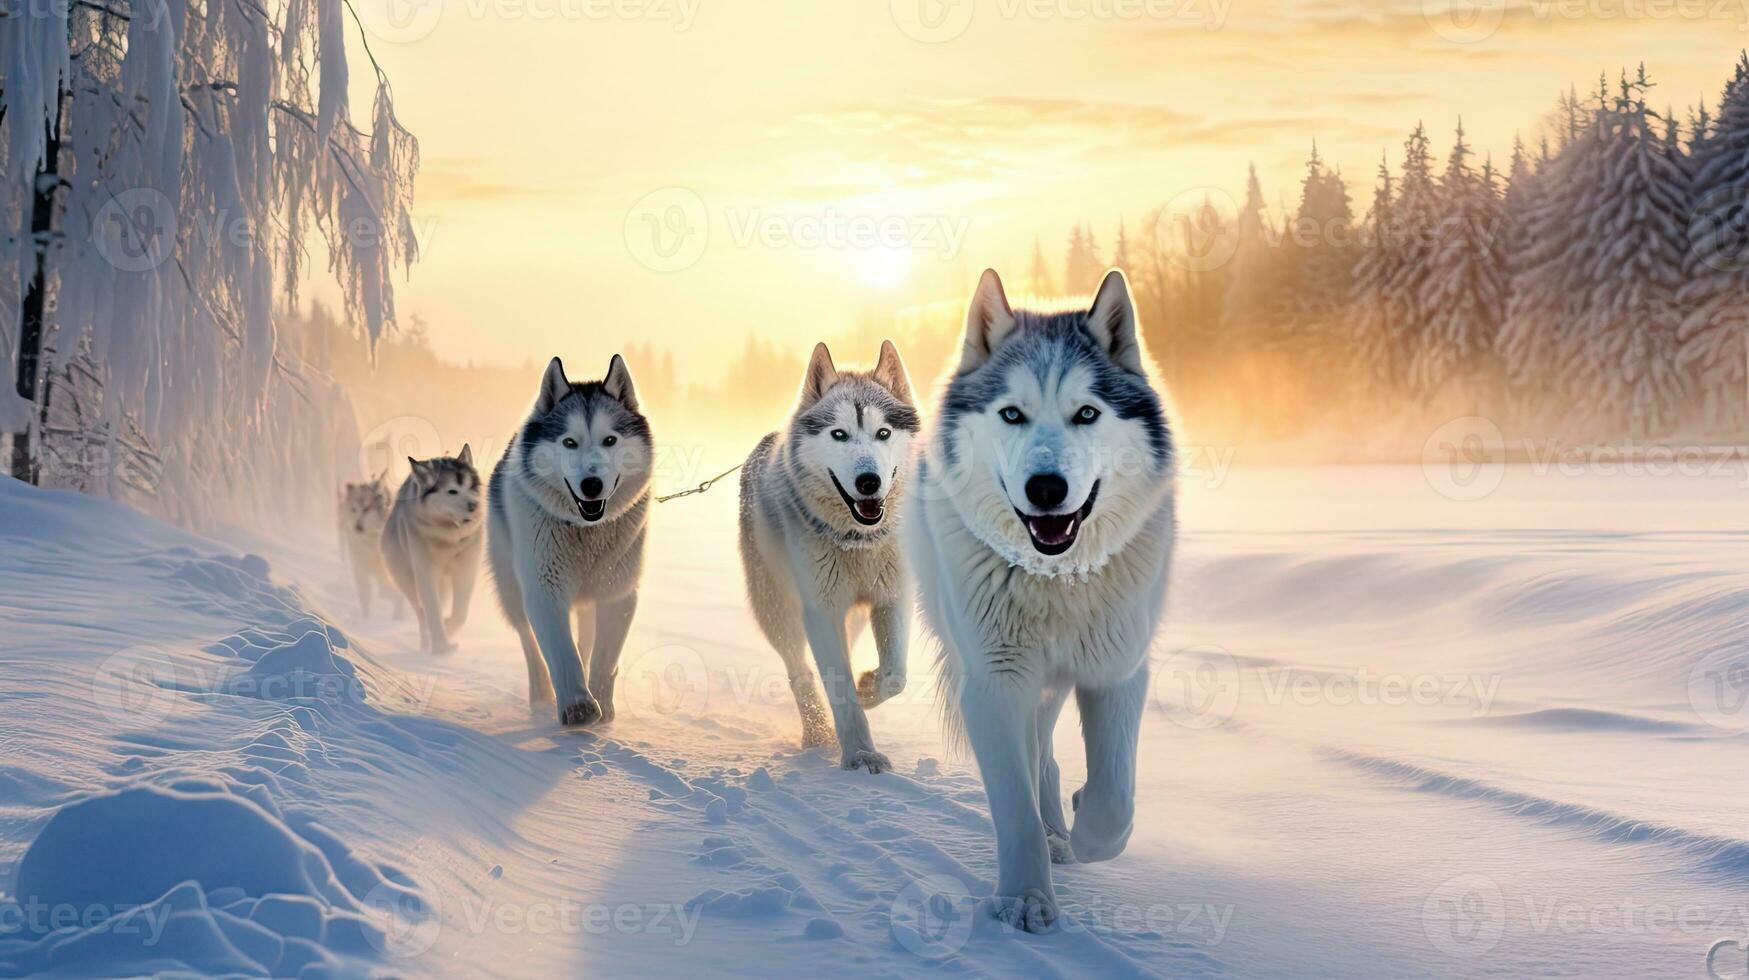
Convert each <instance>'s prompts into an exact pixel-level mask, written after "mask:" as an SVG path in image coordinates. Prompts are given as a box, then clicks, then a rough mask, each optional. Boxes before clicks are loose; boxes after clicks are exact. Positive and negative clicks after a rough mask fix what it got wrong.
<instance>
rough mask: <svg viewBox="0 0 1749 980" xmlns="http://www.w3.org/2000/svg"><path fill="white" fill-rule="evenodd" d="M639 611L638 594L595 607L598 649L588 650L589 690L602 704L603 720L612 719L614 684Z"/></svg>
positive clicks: (634, 593)
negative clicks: (633, 618)
mask: <svg viewBox="0 0 1749 980" xmlns="http://www.w3.org/2000/svg"><path fill="white" fill-rule="evenodd" d="M637 611H638V594H637V593H636V592H633V593H632V594H631V595H628V596H625V597H623V598H619V599H610V600H608V601H606V602H603V603H601V604H600V607H599V608H597V609H596V610H595V649H594V650H592V651H591V652H590V654H589V692H590V693H591V694H594V695H595V700H596V701H597V702H599V703H600V704H601V720H602V721H612V720H613V684H614V681H615V680H617V679H618V678H619V655H620V652H621V651H622V650H624V649H625V645H626V634H628V633H630V632H631V630H632V615H633V614H634V613H636V612H637Z"/></svg>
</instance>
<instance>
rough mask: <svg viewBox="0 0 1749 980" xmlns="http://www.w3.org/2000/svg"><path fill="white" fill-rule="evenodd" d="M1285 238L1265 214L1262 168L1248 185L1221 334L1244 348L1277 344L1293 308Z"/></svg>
mask: <svg viewBox="0 0 1749 980" xmlns="http://www.w3.org/2000/svg"><path fill="white" fill-rule="evenodd" d="M1279 244H1280V235H1279V233H1277V232H1276V230H1275V229H1274V228H1273V227H1271V225H1270V223H1269V216H1268V215H1267V214H1266V213H1265V212H1264V204H1263V188H1262V185H1261V184H1259V183H1258V180H1257V168H1256V167H1255V166H1253V167H1252V168H1251V172H1250V176H1249V177H1248V178H1247V180H1246V184H1245V206H1244V208H1243V209H1242V210H1240V212H1239V215H1238V218H1237V226H1236V228H1235V229H1234V250H1233V258H1232V260H1231V262H1230V263H1228V264H1229V265H1230V266H1231V269H1232V272H1231V273H1230V275H1229V276H1228V279H1227V289H1226V294H1225V299H1224V301H1223V302H1222V304H1221V333H1222V335H1223V336H1224V337H1225V338H1226V339H1227V340H1228V341H1229V342H1237V343H1240V344H1245V343H1253V342H1269V341H1272V340H1273V339H1274V338H1275V337H1276V336H1277V335H1278V333H1279V331H1280V327H1281V324H1282V322H1283V320H1284V319H1285V316H1286V313H1287V310H1288V282H1287V281H1286V276H1285V275H1284V271H1285V266H1286V263H1285V261H1284V260H1283V257H1282V254H1281V253H1282V251H1283V250H1282V249H1281V248H1280V247H1279Z"/></svg>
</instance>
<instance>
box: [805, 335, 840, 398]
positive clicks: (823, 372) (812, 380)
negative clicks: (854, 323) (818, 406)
mask: <svg viewBox="0 0 1749 980" xmlns="http://www.w3.org/2000/svg"><path fill="white" fill-rule="evenodd" d="M837 380H838V369H837V368H836V367H834V366H833V365H832V352H831V351H829V350H827V349H826V345H825V344H823V343H821V344H815V345H814V354H813V356H812V357H810V358H808V373H807V374H806V375H804V376H803V377H802V404H801V407H802V408H807V407H808V406H809V405H812V404H814V403H815V402H817V401H819V400H820V396H821V395H824V394H825V393H826V389H827V388H830V387H832V383H833V382H834V381H837Z"/></svg>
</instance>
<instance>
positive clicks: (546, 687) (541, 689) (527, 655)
mask: <svg viewBox="0 0 1749 980" xmlns="http://www.w3.org/2000/svg"><path fill="white" fill-rule="evenodd" d="M516 638H517V639H518V640H521V641H522V659H523V661H524V662H525V663H527V665H528V706H529V707H531V708H539V707H541V706H543V705H548V704H552V703H553V682H552V679H551V678H549V677H548V676H547V662H546V661H545V660H544V659H542V658H541V655H540V646H539V645H537V644H536V643H535V641H534V631H533V630H531V629H529V628H528V621H527V620H523V621H522V622H520V623H517V624H516Z"/></svg>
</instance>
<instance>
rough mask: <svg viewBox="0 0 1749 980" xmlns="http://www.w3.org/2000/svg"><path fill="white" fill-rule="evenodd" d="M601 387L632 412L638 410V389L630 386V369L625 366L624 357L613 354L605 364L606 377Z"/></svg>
mask: <svg viewBox="0 0 1749 980" xmlns="http://www.w3.org/2000/svg"><path fill="white" fill-rule="evenodd" d="M601 388H602V390H603V391H605V392H607V393H608V394H609V395H612V396H613V397H615V398H617V399H619V400H620V403H621V404H623V405H624V406H625V407H627V408H629V409H631V410H632V411H634V412H635V411H637V410H638V390H637V389H636V388H634V387H632V370H631V368H628V367H626V362H625V358H623V357H620V356H619V355H618V354H615V355H613V360H611V361H609V362H608V364H607V377H606V379H604V380H603V381H602V382H601Z"/></svg>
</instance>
